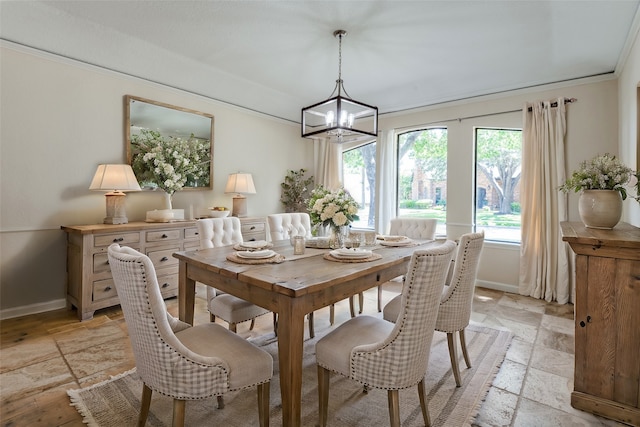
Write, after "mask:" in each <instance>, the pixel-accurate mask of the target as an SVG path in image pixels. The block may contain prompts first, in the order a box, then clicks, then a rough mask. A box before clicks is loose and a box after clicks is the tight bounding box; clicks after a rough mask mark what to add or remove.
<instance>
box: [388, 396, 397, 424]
mask: <svg viewBox="0 0 640 427" xmlns="http://www.w3.org/2000/svg"><path fill="white" fill-rule="evenodd" d="M387 397H388V399H389V422H390V424H391V427H400V399H399V397H398V390H387Z"/></svg>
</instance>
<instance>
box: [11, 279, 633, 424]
mask: <svg viewBox="0 0 640 427" xmlns="http://www.w3.org/2000/svg"><path fill="white" fill-rule="evenodd" d="M399 286H400V285H399V284H387V285H385V288H384V295H383V298H384V300H385V301H387V300H389V299H390V298H392V297H393V296H394V295H395V294H396V293H397V292H399V291H400V288H399ZM204 295H205V290H204V289H203V288H202V287H201V286H199V287H198V290H197V296H199V297H200V298H196V318H195V322H196V323H203V322H208V321H209V315H208V313H207V311H206V304H205V302H204V299H203V297H204ZM376 297H377V294H376V289H375V288H374V289H372V290H370V291H368V292H366V293H365V303H364V312H365V313H367V314H373V315H379V314H378V313H377V312H376ZM167 307H168V309H169V311H170V312H171V313H173V314H174V315H177V300H176V299H175V298H174V299H169V300H167ZM348 311H349V309H348V303H347V301H342V302H340V303H338V304H337V305H336V324H339V322H340V321H341V320H345V319H346V318H347V316H348ZM328 317H329V316H328V308H325V309H322V310H319V311H317V312H316V314H315V322H316V325H318V323H319V322H328ZM472 321H474V322H479V323H483V324H485V325H488V326H493V327H496V328H508V329H510V330H511V331H513V333H514V339H513V342H512V345H511V347H510V349H509V351H508V353H507V356H506V359H505V361H504V363H503V364H502V367H501V369H500V371H499V372H498V374H497V376H496V379H495V381H494V384H493V386H492V387H491V389H490V391H489V393H488V396H487V398H486V401H485V402H483V404H482V406H481V408H480V411H479V415H478V417H477V420H476V424H475V425H478V426H518V427H519V426H536V427H541V426H554V427H555V426H601V425H602V426H617V425H619V426H622V425H623V424H619V423H616V422H613V421H610V420H606V419H604V418H600V417H596V416H594V415H591V414H589V413H586V412H582V411H579V410H576V409H573V408H572V407H571V405H570V403H569V402H570V393H571V390H572V389H573V306H572V305H558V304H554V303H546V302H545V301H540V300H536V299H533V298H529V297H523V296H520V295H514V294H509V293H505V292H500V291H494V290H489V289H484V288H478V289H477V290H476V294H475V300H474V306H473V314H472ZM271 332H272V317H271V316H270V315H265V316H262V317H261V318H259V319H258V321H257V322H256V327H255V328H254V329H253V330H252V331H249V330H248V322H247V323H244V324H241V325H239V326H238V333H239V334H241V335H242V336H245V337H257V336H260V335H264V334H266V333H271ZM0 334H1V337H2V339H1V341H0V343H1V347H0V401H1V406H0V422H1V425H2V426H7V427H8V426H82V425H84V424H83V423H82V419H81V417H80V415H79V414H78V413H77V412H76V410H75V408H73V407H72V406H70V405H69V398H68V396H67V394H66V390H68V389H73V388H79V387H86V386H88V385H91V384H94V383H97V382H100V381H103V380H106V379H108V378H109V377H110V376H112V375H116V374H119V373H121V372H124V371H126V370H129V369H131V368H133V367H134V360H133V354H132V352H131V347H130V344H129V340H128V336H127V326H126V323H125V322H124V318H123V316H122V312H121V310H120V308H119V307H115V308H109V309H104V310H100V311H98V312H96V314H95V316H94V318H93V319H92V320H89V321H85V322H78V320H77V318H76V317H75V311H68V310H57V311H52V312H47V313H41V314H36V315H31V316H25V317H21V318H15V319H7V320H4V321H2V322H0ZM461 367H462V368H464V362H462V364H461ZM453 427H455V426H453Z"/></svg>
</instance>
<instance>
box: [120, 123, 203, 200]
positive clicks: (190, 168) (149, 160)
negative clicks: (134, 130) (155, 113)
mask: <svg viewBox="0 0 640 427" xmlns="http://www.w3.org/2000/svg"><path fill="white" fill-rule="evenodd" d="M131 147H132V152H133V154H132V162H131V163H132V164H131V166H132V168H133V171H134V172H135V174H136V177H137V178H138V181H139V182H140V184H141V185H143V186H145V185H146V186H152V187H157V188H160V189H162V190H164V191H165V192H166V193H167V194H169V196H171V195H173V193H175V192H176V191H178V190H180V189H182V188H183V187H184V186H185V185H186V184H187V182H189V183H193V184H197V183H198V182H209V179H210V177H209V169H210V168H209V162H210V161H211V155H210V152H209V147H210V143H209V141H204V140H200V139H197V138H195V137H194V136H193V135H191V137H190V138H189V139H187V140H185V139H181V138H177V137H168V138H165V137H163V136H162V135H161V134H160V133H159V132H156V131H152V130H148V129H143V130H141V131H140V134H137V135H132V137H131Z"/></svg>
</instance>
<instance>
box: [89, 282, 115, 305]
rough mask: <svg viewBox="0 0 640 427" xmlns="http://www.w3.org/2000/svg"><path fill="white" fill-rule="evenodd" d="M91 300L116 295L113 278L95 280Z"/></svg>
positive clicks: (99, 299)
mask: <svg viewBox="0 0 640 427" xmlns="http://www.w3.org/2000/svg"><path fill="white" fill-rule="evenodd" d="M92 295H93V301H101V300H104V299H108V298H113V297H116V296H118V292H117V291H116V285H115V284H114V283H113V279H104V280H97V281H95V282H93V293H92Z"/></svg>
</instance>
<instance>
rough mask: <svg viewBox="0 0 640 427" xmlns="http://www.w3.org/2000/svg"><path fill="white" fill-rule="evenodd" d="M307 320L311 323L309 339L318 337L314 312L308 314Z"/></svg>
mask: <svg viewBox="0 0 640 427" xmlns="http://www.w3.org/2000/svg"><path fill="white" fill-rule="evenodd" d="M307 320H308V321H309V338H313V337H315V336H316V331H315V329H314V327H313V311H312V312H311V313H309V314H307Z"/></svg>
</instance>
